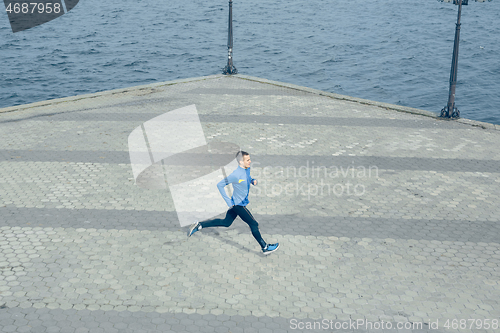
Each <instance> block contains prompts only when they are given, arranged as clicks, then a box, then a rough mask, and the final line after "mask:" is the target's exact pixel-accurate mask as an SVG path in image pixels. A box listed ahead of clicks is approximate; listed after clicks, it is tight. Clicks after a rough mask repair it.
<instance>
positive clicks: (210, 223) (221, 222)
mask: <svg viewBox="0 0 500 333" xmlns="http://www.w3.org/2000/svg"><path fill="white" fill-rule="evenodd" d="M236 216H238V214H237V213H236V211H235V210H234V207H233V208H230V209H229V210H228V211H227V213H226V217H225V218H224V219H212V220H206V221H204V222H200V225H201V226H202V228H210V227H229V226H230V225H231V224H233V221H234V219H235V218H236Z"/></svg>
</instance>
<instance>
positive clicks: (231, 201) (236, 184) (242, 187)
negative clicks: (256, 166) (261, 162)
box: [217, 166, 254, 207]
mask: <svg viewBox="0 0 500 333" xmlns="http://www.w3.org/2000/svg"><path fill="white" fill-rule="evenodd" d="M253 181H254V179H253V178H252V177H251V176H250V168H247V169H245V168H242V167H241V166H238V168H237V169H236V170H234V171H233V172H232V173H231V174H230V175H229V176H227V178H224V179H223V180H221V181H220V182H219V183H218V184H217V188H218V189H219V192H220V194H221V195H222V197H223V198H224V200H225V201H226V203H227V205H228V206H229V207H232V206H233V205H238V206H246V205H248V202H249V201H248V192H249V191H250V184H251V183H252V182H253ZM229 184H233V190H234V191H233V196H232V197H231V198H229V196H228V195H227V193H226V190H225V189H224V187H225V186H226V185H229Z"/></svg>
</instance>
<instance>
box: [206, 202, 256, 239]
mask: <svg viewBox="0 0 500 333" xmlns="http://www.w3.org/2000/svg"><path fill="white" fill-rule="evenodd" d="M236 216H239V217H240V218H241V219H242V220H243V221H244V222H245V223H246V224H248V226H249V227H250V230H251V231H252V235H253V237H254V238H255V240H256V241H257V242H258V243H259V244H260V247H262V248H264V247H265V246H266V242H265V241H264V240H263V239H262V236H261V235H260V231H259V224H258V223H257V221H256V220H255V219H254V217H253V216H252V213H250V211H249V210H248V209H247V208H246V207H245V206H238V205H236V206H233V207H231V208H230V209H229V210H228V211H227V213H226V217H225V218H224V219H213V220H207V221H205V222H200V224H201V226H202V227H203V228H210V227H229V226H230V225H231V224H233V221H234V219H235V218H236Z"/></svg>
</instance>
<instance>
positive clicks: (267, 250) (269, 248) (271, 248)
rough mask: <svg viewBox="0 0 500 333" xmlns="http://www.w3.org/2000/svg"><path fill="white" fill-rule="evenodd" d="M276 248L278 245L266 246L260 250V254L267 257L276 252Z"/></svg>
mask: <svg viewBox="0 0 500 333" xmlns="http://www.w3.org/2000/svg"><path fill="white" fill-rule="evenodd" d="M278 247H280V243H276V244H267V245H266V247H265V248H263V249H262V253H264V254H265V255H268V254H269V253H271V252H274V251H276V250H277V249H278Z"/></svg>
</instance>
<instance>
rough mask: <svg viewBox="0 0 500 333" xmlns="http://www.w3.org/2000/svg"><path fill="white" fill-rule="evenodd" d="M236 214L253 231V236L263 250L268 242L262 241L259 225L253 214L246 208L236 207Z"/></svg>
mask: <svg viewBox="0 0 500 333" xmlns="http://www.w3.org/2000/svg"><path fill="white" fill-rule="evenodd" d="M234 208H235V211H236V213H237V214H238V215H239V217H240V218H241V219H242V220H243V221H244V222H245V223H246V224H248V226H249V227H250V230H251V231H252V235H253V237H254V238H255V240H256V241H257V242H258V243H259V245H260V247H261V248H264V247H265V246H266V245H267V244H266V242H265V241H264V240H263V239H262V236H261V235H260V231H259V224H258V223H257V221H256V220H255V219H254V217H253V215H252V213H250V211H249V210H248V209H247V208H246V207H244V206H234Z"/></svg>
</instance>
